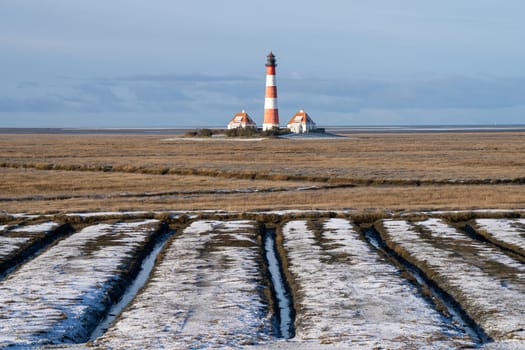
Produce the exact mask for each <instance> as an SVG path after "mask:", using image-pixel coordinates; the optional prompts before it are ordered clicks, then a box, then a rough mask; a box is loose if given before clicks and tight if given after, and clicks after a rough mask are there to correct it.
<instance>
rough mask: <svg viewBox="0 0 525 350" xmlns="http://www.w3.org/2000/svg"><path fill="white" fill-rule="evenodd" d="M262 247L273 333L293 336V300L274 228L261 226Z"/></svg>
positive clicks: (286, 336) (280, 336)
mask: <svg viewBox="0 0 525 350" xmlns="http://www.w3.org/2000/svg"><path fill="white" fill-rule="evenodd" d="M262 233H263V243H264V244H263V249H264V256H265V259H266V265H267V267H268V275H269V276H270V280H271V289H272V298H273V305H274V319H273V322H272V323H273V326H274V334H275V335H276V337H277V338H284V339H290V338H293V337H294V336H295V327H294V323H295V311H294V308H293V301H292V296H291V292H290V287H289V286H288V284H287V282H286V279H285V278H284V272H283V268H282V264H281V260H280V259H279V254H278V252H277V244H276V240H275V229H268V228H263V230H262Z"/></svg>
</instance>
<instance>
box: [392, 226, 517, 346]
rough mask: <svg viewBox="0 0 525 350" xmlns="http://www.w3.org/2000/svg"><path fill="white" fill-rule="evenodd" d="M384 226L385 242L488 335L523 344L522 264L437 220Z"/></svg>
mask: <svg viewBox="0 0 525 350" xmlns="http://www.w3.org/2000/svg"><path fill="white" fill-rule="evenodd" d="M383 225H384V227H385V229H386V234H387V235H388V238H389V240H390V241H391V242H392V243H393V244H395V245H398V246H400V247H402V248H403V249H404V250H405V251H407V253H408V254H410V255H411V256H412V257H413V258H414V261H415V264H416V265H418V266H421V267H422V268H423V267H424V269H425V270H426V271H427V273H432V274H433V275H434V276H433V279H434V280H435V281H436V282H437V283H438V285H440V287H441V288H442V289H444V290H446V291H447V293H449V294H450V295H451V296H452V297H453V298H454V299H455V300H456V301H458V302H459V303H460V304H461V306H462V307H463V309H464V310H465V311H466V312H467V313H468V314H469V315H470V317H471V318H472V319H474V321H476V322H477V323H478V324H479V325H480V326H481V327H482V328H483V330H484V331H485V332H486V333H487V334H488V335H489V336H491V337H493V338H494V339H497V340H506V339H525V331H524V329H525V320H524V318H523V315H524V314H525V299H524V298H523V295H524V293H525V265H523V264H522V263H520V262H519V261H517V260H515V259H513V258H511V257H509V256H508V255H506V254H504V253H503V252H501V251H500V250H498V249H497V248H495V247H494V246H492V245H489V244H484V243H482V242H478V241H475V240H473V239H471V238H469V237H468V236H467V235H465V234H463V233H461V232H459V231H457V230H456V229H455V228H453V227H451V226H449V225H447V224H445V223H444V222H443V221H441V220H439V219H428V220H425V221H422V222H417V223H414V224H411V223H408V222H406V221H395V220H385V221H384V222H383ZM429 271H430V272H429Z"/></svg>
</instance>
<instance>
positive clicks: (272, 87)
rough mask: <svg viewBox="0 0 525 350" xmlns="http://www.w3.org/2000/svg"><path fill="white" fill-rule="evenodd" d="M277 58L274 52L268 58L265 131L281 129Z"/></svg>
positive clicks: (263, 126)
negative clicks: (276, 75)
mask: <svg viewBox="0 0 525 350" xmlns="http://www.w3.org/2000/svg"><path fill="white" fill-rule="evenodd" d="M276 66H277V64H276V63H275V56H274V54H273V53H272V52H270V53H269V54H268V56H267V57H266V95H265V96H264V121H263V125H262V128H263V131H266V130H271V129H273V128H275V127H277V128H278V127H279V109H278V108H277V83H276V80H275V67H276Z"/></svg>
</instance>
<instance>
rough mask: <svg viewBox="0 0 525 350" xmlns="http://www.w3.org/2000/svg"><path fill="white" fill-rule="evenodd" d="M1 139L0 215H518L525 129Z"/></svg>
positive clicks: (524, 184)
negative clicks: (470, 211) (221, 212)
mask: <svg viewBox="0 0 525 350" xmlns="http://www.w3.org/2000/svg"><path fill="white" fill-rule="evenodd" d="M345 136H346V137H345V138H339V139H295V140H286V139H264V140H257V141H249V140H238V141H232V140H216V139H210V140H192V139H188V140H185V139H180V138H176V137H173V135H165V136H164V135H68V134H54V135H40V134H34V135H16V134H3V135H0V176H1V178H2V181H1V182H0V210H3V211H7V212H33V213H34V212H38V213H45V212H53V211H57V212H63V211H93V210H101V211H107V210H113V211H119V210H162V209H181V210H189V209H191V210H203V209H226V210H238V211H245V210H269V209H270V210H273V209H287V208H293V209H356V210H371V209H379V210H392V211H405V210H422V209H429V210H436V209H440V210H442V209H480V208H491V209H498V208H500V209H514V208H523V207H524V206H525V133H523V132H484V133H419V134H418V133H409V134H403V133H394V134H381V133H371V134H355V135H345Z"/></svg>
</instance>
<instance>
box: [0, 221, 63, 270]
mask: <svg viewBox="0 0 525 350" xmlns="http://www.w3.org/2000/svg"><path fill="white" fill-rule="evenodd" d="M58 226H59V225H58V224H57V223H55V222H52V221H49V222H45V223H41V224H34V225H24V226H19V227H15V228H13V229H11V230H9V229H8V228H9V226H8V225H3V226H0V276H2V274H3V273H5V272H6V270H9V269H10V268H12V265H14V264H16V263H18V262H20V261H21V260H23V256H24V255H29V251H31V250H32V251H36V250H37V249H38V247H37V246H36V245H38V243H39V242H42V241H43V240H45V238H46V237H48V236H51V235H52V234H53V233H52V231H53V230H55V229H57V228H58Z"/></svg>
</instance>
